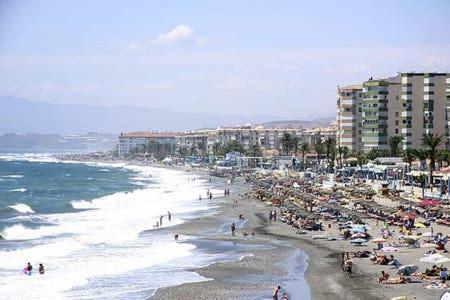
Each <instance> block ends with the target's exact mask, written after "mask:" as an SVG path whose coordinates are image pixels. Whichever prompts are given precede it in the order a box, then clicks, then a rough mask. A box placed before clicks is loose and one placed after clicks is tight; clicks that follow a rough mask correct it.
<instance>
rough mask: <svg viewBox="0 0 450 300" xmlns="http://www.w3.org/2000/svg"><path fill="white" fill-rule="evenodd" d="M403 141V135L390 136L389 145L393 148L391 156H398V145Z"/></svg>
mask: <svg viewBox="0 0 450 300" xmlns="http://www.w3.org/2000/svg"><path fill="white" fill-rule="evenodd" d="M402 141H403V137H402V136H401V135H394V136H391V137H390V138H389V147H390V148H391V156H392V157H397V153H398V148H399V147H398V146H399V145H400V143H401V142H402Z"/></svg>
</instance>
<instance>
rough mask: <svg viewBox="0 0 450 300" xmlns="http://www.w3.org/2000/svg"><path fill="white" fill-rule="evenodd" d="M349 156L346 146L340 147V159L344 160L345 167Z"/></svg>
mask: <svg viewBox="0 0 450 300" xmlns="http://www.w3.org/2000/svg"><path fill="white" fill-rule="evenodd" d="M349 154H350V149H348V147H347V146H344V147H342V157H343V159H344V162H345V165H347V158H348V155H349Z"/></svg>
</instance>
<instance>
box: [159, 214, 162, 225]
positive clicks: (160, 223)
mask: <svg viewBox="0 0 450 300" xmlns="http://www.w3.org/2000/svg"><path fill="white" fill-rule="evenodd" d="M162 220H163V216H160V217H159V226H162Z"/></svg>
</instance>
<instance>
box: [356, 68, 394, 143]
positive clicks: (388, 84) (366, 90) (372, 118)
mask: <svg viewBox="0 0 450 300" xmlns="http://www.w3.org/2000/svg"><path fill="white" fill-rule="evenodd" d="M400 94H401V80H400V77H399V76H396V77H390V78H387V79H375V80H374V79H372V78H371V79H369V80H368V81H366V82H364V83H363V99H362V119H363V121H362V127H363V129H362V143H363V147H362V148H363V151H365V152H368V151H370V150H371V149H373V148H378V149H379V150H389V138H390V137H391V136H394V135H401V122H400V121H401V116H400V112H401V107H402V106H401V103H402V101H401V97H400Z"/></svg>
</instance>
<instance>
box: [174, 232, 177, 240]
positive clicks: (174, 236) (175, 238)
mask: <svg viewBox="0 0 450 300" xmlns="http://www.w3.org/2000/svg"><path fill="white" fill-rule="evenodd" d="M174 237H175V241H178V233H177V234H175V236H174Z"/></svg>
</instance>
